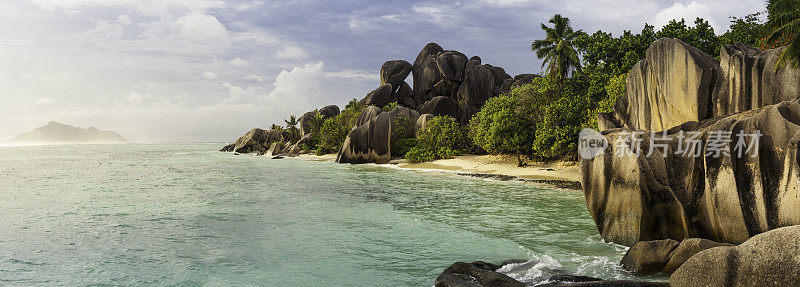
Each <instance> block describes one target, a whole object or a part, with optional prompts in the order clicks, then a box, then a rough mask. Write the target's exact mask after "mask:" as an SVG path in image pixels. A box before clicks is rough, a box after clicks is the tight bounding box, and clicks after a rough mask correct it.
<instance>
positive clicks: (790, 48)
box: [766, 0, 800, 69]
mask: <svg viewBox="0 0 800 287" xmlns="http://www.w3.org/2000/svg"><path fill="white" fill-rule="evenodd" d="M767 10H768V11H769V16H767V24H766V25H767V31H770V32H769V36H768V37H767V42H768V43H769V44H772V45H777V46H783V45H786V46H787V47H786V49H784V50H783V52H782V53H781V56H780V58H778V64H777V65H776V66H775V69H779V68H782V67H784V66H786V64H790V65H791V66H792V67H795V68H797V67H798V66H800V39H799V38H798V35H800V0H770V1H769V2H768V5H767Z"/></svg>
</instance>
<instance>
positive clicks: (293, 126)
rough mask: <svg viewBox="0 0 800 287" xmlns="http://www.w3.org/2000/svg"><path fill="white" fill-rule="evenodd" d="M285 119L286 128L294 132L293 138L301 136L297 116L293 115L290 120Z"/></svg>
mask: <svg viewBox="0 0 800 287" xmlns="http://www.w3.org/2000/svg"><path fill="white" fill-rule="evenodd" d="M283 121H284V122H286V128H287V129H288V130H289V133H291V134H292V138H295V139H296V138H300V130H299V129H297V117H296V116H295V115H291V116H289V119H288V120H283Z"/></svg>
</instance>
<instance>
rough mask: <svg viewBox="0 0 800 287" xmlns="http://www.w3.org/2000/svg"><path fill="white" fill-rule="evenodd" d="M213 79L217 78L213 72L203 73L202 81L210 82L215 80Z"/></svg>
mask: <svg viewBox="0 0 800 287" xmlns="http://www.w3.org/2000/svg"><path fill="white" fill-rule="evenodd" d="M215 78H217V73H214V72H211V71H205V72H203V79H209V80H211V79H215Z"/></svg>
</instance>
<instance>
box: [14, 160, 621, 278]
mask: <svg viewBox="0 0 800 287" xmlns="http://www.w3.org/2000/svg"><path fill="white" fill-rule="evenodd" d="M220 147H221V144H122V145H88V144H85V145H47V146H17V147H12V146H6V147H0V227H2V228H0V285H3V286H8V285H10V286H103V285H109V286H432V285H433V282H434V280H435V279H436V277H437V276H438V275H439V274H440V273H441V272H442V270H444V268H446V267H447V266H449V265H450V264H452V263H453V262H456V261H469V262H471V261H475V260H484V261H491V262H494V263H500V262H502V261H504V260H507V259H525V260H530V261H529V262H528V263H525V264H518V265H514V266H513V267H514V268H508V269H509V270H504V271H505V272H508V273H509V274H510V275H511V276H512V277H515V278H518V279H520V280H523V281H525V282H526V283H529V284H535V283H538V282H542V281H544V280H546V279H547V278H548V277H549V276H550V275H553V274H558V273H569V274H577V275H589V276H596V277H600V278H604V279H615V278H619V279H621V278H626V279H627V278H628V276H627V275H626V274H625V273H624V272H622V271H621V270H620V268H619V267H618V266H617V263H618V262H619V259H620V258H621V257H622V255H623V253H624V252H625V250H624V248H622V247H620V246H617V245H613V244H607V243H603V242H602V240H601V239H600V237H599V236H598V235H597V229H596V228H595V226H594V224H593V222H592V220H591V216H590V215H589V213H588V211H587V210H586V207H585V206H584V203H583V196H582V193H580V192H575V191H564V190H550V189H541V188H536V187H533V186H530V185H526V184H521V183H515V182H497V181H487V180H481V179H473V178H467V177H461V176H457V175H453V174H448V173H441V172H430V171H428V172H425V171H411V170H401V169H398V168H394V167H392V166H378V165H342V164H336V163H333V162H317V161H306V160H301V159H288V158H287V159H283V160H270V159H268V158H265V157H255V156H246V155H240V156H236V155H234V154H232V153H222V152H218V151H216V150H217V149H219V148H220Z"/></svg>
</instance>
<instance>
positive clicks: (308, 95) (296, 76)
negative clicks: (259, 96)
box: [266, 62, 326, 112]
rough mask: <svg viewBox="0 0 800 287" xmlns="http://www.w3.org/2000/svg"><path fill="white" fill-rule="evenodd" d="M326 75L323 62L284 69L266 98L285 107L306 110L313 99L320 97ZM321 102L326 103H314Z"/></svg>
mask: <svg viewBox="0 0 800 287" xmlns="http://www.w3.org/2000/svg"><path fill="white" fill-rule="evenodd" d="M324 75H325V63H323V62H317V63H315V64H306V65H304V66H302V67H294V68H292V70H291V71H287V70H283V71H281V73H280V74H279V75H278V77H277V78H275V83H274V86H275V89H273V90H272V92H270V93H269V95H267V97H266V100H267V102H268V103H269V104H277V105H280V106H281V107H282V108H283V109H287V110H294V111H295V112H300V111H302V110H305V109H307V108H309V107H310V106H311V105H310V103H311V102H312V101H314V100H319V99H320V97H321V95H322V79H323V78H324ZM320 104H326V103H314V105H315V106H316V105H320Z"/></svg>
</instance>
